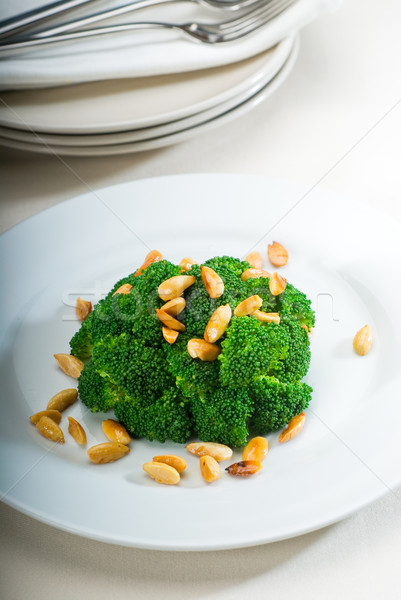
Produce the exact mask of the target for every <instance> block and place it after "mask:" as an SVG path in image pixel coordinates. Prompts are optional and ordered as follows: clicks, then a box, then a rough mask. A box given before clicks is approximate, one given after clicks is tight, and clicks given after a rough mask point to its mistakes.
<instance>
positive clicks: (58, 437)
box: [36, 416, 64, 444]
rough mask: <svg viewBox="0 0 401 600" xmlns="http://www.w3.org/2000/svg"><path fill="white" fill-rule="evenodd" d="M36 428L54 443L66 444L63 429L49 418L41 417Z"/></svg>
mask: <svg viewBox="0 0 401 600" xmlns="http://www.w3.org/2000/svg"><path fill="white" fill-rule="evenodd" d="M36 427H37V429H38V431H39V433H41V434H42V435H43V437H45V438H47V439H48V440H51V441H52V442H58V443H59V444H64V434H63V432H62V430H61V428H60V427H59V426H58V425H57V423H55V422H54V421H53V419H50V418H49V417H46V416H44V417H40V419H39V421H38V422H37V423H36Z"/></svg>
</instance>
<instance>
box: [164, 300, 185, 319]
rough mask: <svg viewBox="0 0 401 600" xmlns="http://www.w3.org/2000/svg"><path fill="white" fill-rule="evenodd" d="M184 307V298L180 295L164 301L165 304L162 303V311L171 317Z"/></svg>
mask: <svg viewBox="0 0 401 600" xmlns="http://www.w3.org/2000/svg"><path fill="white" fill-rule="evenodd" d="M184 308H185V298H182V297H181V296H180V297H179V298H173V299H172V300H169V301H168V302H166V304H163V306H162V311H163V312H165V313H167V314H168V315H171V316H172V317H176V316H177V315H179V314H180V313H181V312H182V311H183V310H184Z"/></svg>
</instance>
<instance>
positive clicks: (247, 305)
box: [234, 295, 263, 317]
mask: <svg viewBox="0 0 401 600" xmlns="http://www.w3.org/2000/svg"><path fill="white" fill-rule="evenodd" d="M262 304H263V300H262V298H261V297H260V296H258V295H255V296H249V298H247V299H246V300H243V301H242V302H240V303H239V304H238V306H237V307H236V308H235V310H234V315H235V316H236V317H245V316H246V315H253V313H254V312H255V310H258V308H260V307H261V306H262Z"/></svg>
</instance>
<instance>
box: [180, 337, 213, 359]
mask: <svg viewBox="0 0 401 600" xmlns="http://www.w3.org/2000/svg"><path fill="white" fill-rule="evenodd" d="M187 350H188V354H190V356H192V358H200V360H203V361H206V362H212V361H213V360H216V358H217V357H218V355H219V354H220V352H221V348H219V346H216V344H210V343H209V342H206V341H205V340H201V339H197V338H193V339H192V340H189V341H188V344H187Z"/></svg>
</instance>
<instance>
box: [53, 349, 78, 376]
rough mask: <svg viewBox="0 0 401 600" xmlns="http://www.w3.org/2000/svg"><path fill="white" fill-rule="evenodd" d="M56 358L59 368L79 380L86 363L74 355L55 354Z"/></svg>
mask: <svg viewBox="0 0 401 600" xmlns="http://www.w3.org/2000/svg"><path fill="white" fill-rule="evenodd" d="M54 358H55V359H56V361H57V362H58V366H59V367H60V369H61V370H62V371H64V373H66V374H67V375H70V376H71V377H74V379H78V377H79V376H80V375H81V371H82V369H83V368H84V363H83V362H82V360H79V358H77V357H76V356H73V355H72V354H63V353H59V354H54Z"/></svg>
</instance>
